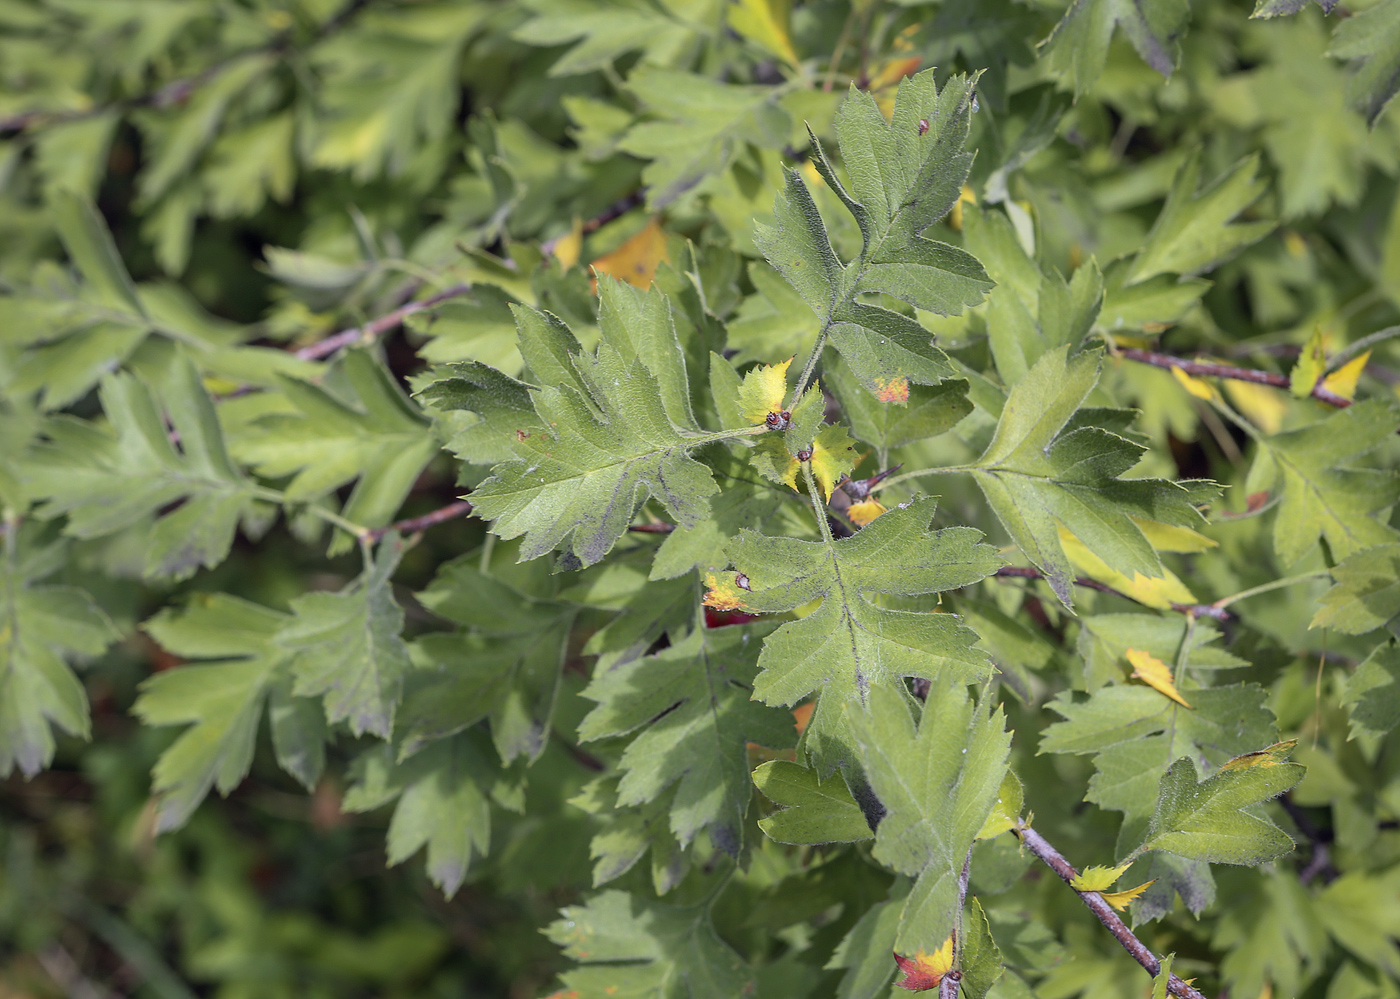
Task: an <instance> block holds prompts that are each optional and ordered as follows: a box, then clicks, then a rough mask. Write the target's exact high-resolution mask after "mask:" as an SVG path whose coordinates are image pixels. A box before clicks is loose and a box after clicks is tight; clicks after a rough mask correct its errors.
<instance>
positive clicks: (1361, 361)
mask: <svg viewBox="0 0 1400 999" xmlns="http://www.w3.org/2000/svg"><path fill="white" fill-rule="evenodd" d="M1370 359H1371V352H1370V351H1369V350H1368V351H1366V353H1364V354H1360V355H1358V356H1356V357H1353V358H1352V359H1351V360H1350V361H1347V363H1346V364H1343V365H1342V366H1341V367H1340V368H1338V369H1337V370H1336V371H1334V372H1332V373H1331V374H1330V375H1328V376H1327V377H1326V378H1324V379H1323V380H1322V386H1323V388H1325V389H1327V390H1329V391H1331V392H1335V393H1337V394H1338V395H1339V396H1341V397H1342V398H1343V399H1348V400H1351V399H1355V398H1356V381H1357V379H1358V378H1360V377H1361V372H1362V371H1364V370H1366V362H1367V361H1369V360H1370Z"/></svg>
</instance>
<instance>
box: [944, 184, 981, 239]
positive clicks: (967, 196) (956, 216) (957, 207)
mask: <svg viewBox="0 0 1400 999" xmlns="http://www.w3.org/2000/svg"><path fill="white" fill-rule="evenodd" d="M964 201H966V202H967V203H968V204H969V205H975V204H977V194H976V192H975V191H973V190H972V188H970V187H968V186H967V185H966V184H964V185H963V186H962V193H960V194H959V195H958V200H957V201H955V202H953V210H952V211H951V212H950V213H949V214H948V224H949V225H950V226H952V227H953V228H954V229H956V230H958V232H962V213H963V207H962V206H963V202H964Z"/></svg>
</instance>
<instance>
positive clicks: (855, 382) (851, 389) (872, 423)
mask: <svg viewBox="0 0 1400 999" xmlns="http://www.w3.org/2000/svg"><path fill="white" fill-rule="evenodd" d="M825 377H826V379H827V384H828V386H829V387H830V388H831V390H832V391H833V392H834V393H835V394H836V397H837V398H838V399H840V400H841V413H842V415H844V416H845V417H846V419H848V420H850V421H851V429H852V430H854V431H855V434H856V437H857V438H859V439H860V440H862V441H864V442H866V443H867V444H872V445H874V446H875V447H877V448H885V449H890V448H897V447H903V446H904V445H906V444H912V443H914V442H915V441H920V440H924V439H926V438H929V437H937V436H938V435H939V434H943V433H947V432H948V431H949V430H951V429H953V427H954V426H956V425H957V423H958V421H960V420H961V419H962V418H963V417H965V416H966V415H967V414H968V413H970V412H972V408H973V407H972V401H971V400H970V399H969V398H968V397H967V389H968V384H967V382H966V381H963V380H961V379H949V380H947V381H943V382H939V383H938V384H937V385H911V386H910V387H909V398H908V400H907V401H906V402H904V403H903V404H901V403H897V402H884V401H881V400H880V399H878V398H877V397H876V396H874V395H872V394H871V393H869V392H867V391H866V390H865V387H864V386H863V385H861V383H860V381H859V379H857V378H856V376H855V375H854V374H853V373H852V372H851V369H850V366H849V365H847V364H846V363H845V362H844V361H841V360H839V359H836V360H834V361H833V362H830V363H828V364H827V365H826V371H825Z"/></svg>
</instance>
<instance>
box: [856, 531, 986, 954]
mask: <svg viewBox="0 0 1400 999" xmlns="http://www.w3.org/2000/svg"><path fill="white" fill-rule="evenodd" d="M882 519H883V518H882ZM907 701H908V699H907V697H905V695H904V694H903V693H902V692H901V691H898V690H895V689H892V688H889V687H881V688H877V689H876V690H875V691H873V692H872V694H871V699H870V710H869V712H863V713H861V714H860V715H857V716H856V717H855V719H854V721H853V723H852V724H853V727H854V729H855V732H856V743H857V745H858V746H859V749H860V759H861V764H862V766H863V767H864V770H865V774H866V776H867V778H868V779H869V781H870V785H871V787H872V789H873V790H874V792H875V795H876V796H877V797H878V798H879V800H880V804H881V805H882V806H883V807H884V810H885V814H884V817H883V818H882V819H881V820H880V824H879V826H878V827H877V828H876V830H875V848H874V856H875V858H876V859H877V860H879V861H880V862H881V863H883V864H887V865H889V866H890V867H893V868H894V869H895V870H897V871H899V872H900V873H902V874H906V875H908V876H910V877H913V878H915V879H916V880H915V882H914V887H913V890H912V891H911V892H910V893H909V898H908V900H907V901H906V902H905V903H904V912H903V914H902V916H901V917H900V925H899V933H898V935H897V937H896V939H895V946H894V949H895V951H896V952H898V953H901V954H913V953H915V952H916V951H919V950H924V951H929V952H932V951H935V950H937V949H938V947H939V946H941V944H942V942H943V941H944V940H946V939H947V938H948V934H949V933H951V932H952V930H953V929H954V928H955V927H956V925H957V922H958V918H959V914H958V912H957V908H958V904H957V903H958V877H959V875H961V873H962V869H963V864H964V862H965V861H966V859H967V854H968V851H969V850H971V849H972V844H973V841H974V840H975V839H976V837H977V833H978V830H980V829H981V828H982V825H983V823H985V822H986V820H987V816H988V815H990V814H991V811H992V808H993V806H994V805H995V804H996V799H997V792H998V790H999V788H1000V787H1001V781H1002V778H1003V776H1004V775H1005V774H1006V755H1007V752H1008V750H1009V748H1010V746H1011V735H1010V733H1009V732H1007V731H1006V730H1005V724H1004V720H1003V718H1002V714H1001V711H1000V709H997V710H993V711H991V712H988V711H987V710H986V709H984V708H983V707H981V706H980V705H978V704H977V703H975V702H974V701H973V700H972V699H971V698H970V697H969V696H968V694H967V690H966V688H965V687H964V686H963V685H962V684H961V683H953V684H944V683H936V684H934V685H933V687H932V688H930V690H929V694H928V700H927V702H926V704H925V707H924V714H923V717H922V719H921V720H920V721H919V723H918V726H917V729H916V727H915V724H914V719H913V717H912V715H911V714H910V712H909V707H908V703H907Z"/></svg>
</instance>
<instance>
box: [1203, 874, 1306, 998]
mask: <svg viewBox="0 0 1400 999" xmlns="http://www.w3.org/2000/svg"><path fill="white" fill-rule="evenodd" d="M1246 873H1247V874H1248V875H1249V876H1248V879H1246V878H1245V877H1243V876H1242V875H1245V874H1246ZM1221 883H1222V885H1224V886H1225V889H1226V890H1225V891H1223V892H1221V896H1220V898H1221V903H1222V905H1221V908H1222V911H1221V914H1220V917H1219V921H1218V922H1217V923H1216V925H1215V929H1214V931H1213V939H1212V940H1211V943H1212V944H1213V945H1214V946H1215V947H1217V948H1220V949H1221V951H1222V952H1223V953H1224V955H1225V956H1224V958H1223V959H1222V960H1221V962H1220V971H1221V978H1222V979H1223V981H1224V982H1225V983H1226V984H1227V985H1228V986H1229V988H1230V990H1231V992H1232V993H1236V994H1239V995H1257V994H1258V992H1257V991H1254V990H1262V989H1264V988H1270V987H1271V988H1274V989H1277V990H1278V994H1280V995H1297V994H1298V992H1299V989H1300V986H1301V985H1302V983H1303V982H1305V981H1307V980H1308V979H1310V978H1312V977H1313V976H1314V975H1315V974H1316V973H1317V971H1318V970H1319V969H1320V967H1321V965H1322V963H1323V961H1324V960H1325V959H1326V958H1327V956H1328V950H1329V947H1328V941H1327V932H1326V930H1325V929H1324V928H1323V926H1322V923H1321V921H1320V920H1319V918H1318V914H1317V911H1316V905H1315V903H1314V901H1313V895H1312V893H1311V892H1310V891H1309V890H1308V887H1307V886H1306V885H1304V884H1301V883H1300V882H1299V881H1298V878H1297V876H1296V875H1294V874H1293V873H1292V872H1291V871H1283V870H1277V871H1269V870H1268V869H1267V868H1265V869H1264V870H1262V871H1258V872H1254V871H1250V872H1244V871H1222V872H1221Z"/></svg>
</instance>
